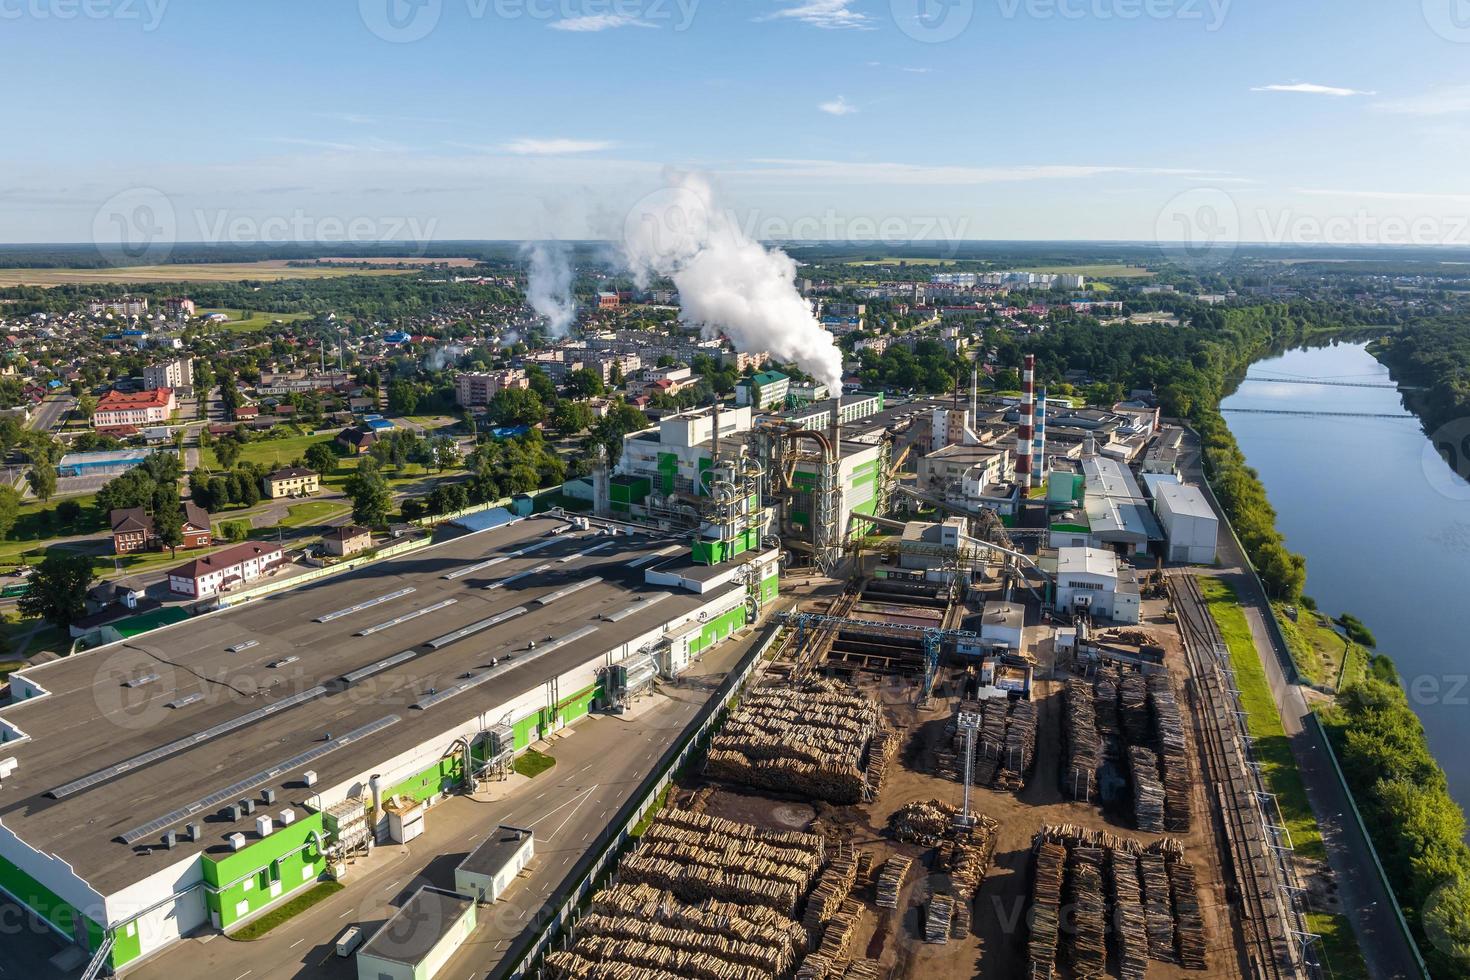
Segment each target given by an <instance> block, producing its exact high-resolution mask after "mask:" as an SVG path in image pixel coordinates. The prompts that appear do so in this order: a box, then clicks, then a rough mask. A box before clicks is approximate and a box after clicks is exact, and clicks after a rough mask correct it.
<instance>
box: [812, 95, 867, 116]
mask: <svg viewBox="0 0 1470 980" xmlns="http://www.w3.org/2000/svg"><path fill="white" fill-rule="evenodd" d="M817 108H818V109H821V110H822V111H823V112H825V113H826V114H827V115H829V116H850V115H852V114H853V113H854V112H857V111H858V107H857V106H855V105H853V104H852V103H851V102H849V101H847V100H846V99H844V98H843V97H842V96H840V95H839V96H838V97H837V98H835V99H832V100H830V101H828V102H822V103H819V104H818V105H817Z"/></svg>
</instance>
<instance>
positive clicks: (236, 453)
mask: <svg viewBox="0 0 1470 980" xmlns="http://www.w3.org/2000/svg"><path fill="white" fill-rule="evenodd" d="M240 450H241V446H240V441H239V440H238V439H235V438H233V437H230V436H226V437H225V438H223V439H221V440H220V441H219V442H217V443H215V444H214V458H215V459H217V460H219V465H220V466H222V467H223V468H225V469H227V470H232V469H234V468H235V464H236V463H238V462H239V461H240Z"/></svg>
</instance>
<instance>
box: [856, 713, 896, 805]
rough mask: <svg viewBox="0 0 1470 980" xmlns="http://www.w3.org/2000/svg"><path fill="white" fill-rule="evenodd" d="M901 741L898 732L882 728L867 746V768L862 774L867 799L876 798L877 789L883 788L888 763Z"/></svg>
mask: <svg viewBox="0 0 1470 980" xmlns="http://www.w3.org/2000/svg"><path fill="white" fill-rule="evenodd" d="M901 741H903V739H902V736H900V735H899V733H898V732H896V731H894V730H893V729H891V728H884V729H882V730H881V731H879V733H878V734H877V736H875V737H874V739H873V742H872V744H871V745H870V746H869V747H868V768H867V770H866V771H865V772H864V774H863V782H864V784H865V788H866V789H867V799H869V800H872V799H874V798H876V797H877V795H878V791H879V790H880V789H882V788H883V778H884V777H885V776H887V775H888V764H889V763H890V762H892V761H893V757H894V756H895V755H897V754H898V745H899V743H900V742H901Z"/></svg>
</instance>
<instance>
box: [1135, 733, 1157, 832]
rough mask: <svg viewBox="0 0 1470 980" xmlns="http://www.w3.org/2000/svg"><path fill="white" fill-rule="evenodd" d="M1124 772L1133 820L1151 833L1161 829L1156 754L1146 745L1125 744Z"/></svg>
mask: <svg viewBox="0 0 1470 980" xmlns="http://www.w3.org/2000/svg"><path fill="white" fill-rule="evenodd" d="M1128 774H1129V776H1131V777H1132V780H1133V821H1134V825H1135V826H1136V827H1138V829H1139V830H1144V831H1148V832H1149V833H1151V834H1156V833H1159V832H1160V831H1162V830H1163V829H1164V784H1163V783H1161V782H1159V757H1158V756H1156V755H1154V750H1153V749H1151V748H1149V747H1148V746H1146V745H1132V746H1129V747H1128Z"/></svg>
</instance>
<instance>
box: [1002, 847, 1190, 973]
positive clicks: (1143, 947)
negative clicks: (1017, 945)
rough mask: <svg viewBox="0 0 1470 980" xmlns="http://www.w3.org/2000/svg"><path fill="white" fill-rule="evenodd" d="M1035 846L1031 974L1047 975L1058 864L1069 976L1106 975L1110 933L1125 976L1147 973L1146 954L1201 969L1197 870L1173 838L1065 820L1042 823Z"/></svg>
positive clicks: (1053, 939) (1054, 937) (1052, 949)
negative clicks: (1140, 836)
mask: <svg viewBox="0 0 1470 980" xmlns="http://www.w3.org/2000/svg"><path fill="white" fill-rule="evenodd" d="M1032 845H1033V847H1034V849H1035V853H1036V869H1035V874H1036V878H1035V880H1034V882H1033V885H1032V889H1033V890H1032V910H1031V917H1032V932H1031V939H1030V945H1029V947H1028V955H1029V956H1030V958H1031V975H1032V976H1033V977H1049V976H1050V975H1051V972H1050V971H1051V970H1052V967H1053V966H1054V962H1055V959H1054V958H1055V955H1056V947H1057V932H1058V926H1057V921H1058V915H1059V912H1058V906H1059V903H1060V896H1061V892H1062V880H1063V875H1064V870H1063V869H1065V880H1066V899H1067V903H1068V904H1067V909H1068V912H1069V922H1070V924H1071V925H1070V927H1069V930H1068V932H1069V946H1068V949H1069V953H1070V956H1069V961H1070V963H1071V966H1072V970H1071V972H1072V973H1073V974H1074V975H1076V976H1077V977H1100V976H1103V975H1104V970H1105V964H1106V961H1107V957H1108V950H1107V945H1108V944H1107V940H1106V936H1107V934H1108V933H1111V935H1112V937H1113V938H1112V945H1113V947H1114V950H1115V952H1116V957H1117V959H1116V962H1117V964H1118V975H1119V976H1120V977H1121V978H1122V980H1145V976H1146V974H1147V972H1148V961H1149V960H1151V959H1152V960H1158V961H1160V962H1165V963H1178V964H1180V965H1181V966H1183V967H1184V968H1185V969H1188V970H1203V969H1206V949H1207V947H1206V941H1205V930H1204V917H1203V914H1202V913H1201V911H1200V904H1199V895H1198V891H1197V885H1196V880H1195V872H1194V868H1193V866H1192V865H1190V863H1189V862H1188V861H1186V860H1185V858H1184V845H1183V843H1182V842H1180V841H1179V840H1178V839H1177V838H1173V837H1165V838H1161V839H1159V840H1156V841H1154V842H1152V843H1150V844H1147V845H1144V844H1141V843H1139V842H1138V841H1137V840H1134V839H1132V838H1125V837H1118V836H1116V835H1114V834H1111V833H1109V832H1107V831H1094V830H1088V829H1086V828H1084V827H1078V826H1075V825H1070V824H1067V825H1054V826H1045V827H1042V828H1041V830H1040V831H1039V832H1037V834H1036V835H1035V836H1034V837H1033V838H1032Z"/></svg>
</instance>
